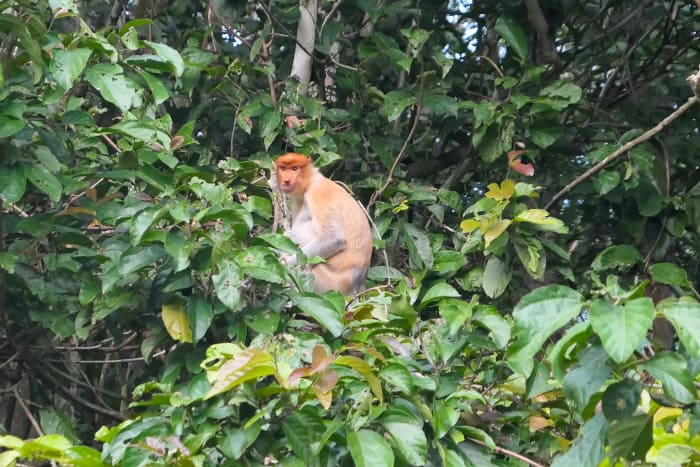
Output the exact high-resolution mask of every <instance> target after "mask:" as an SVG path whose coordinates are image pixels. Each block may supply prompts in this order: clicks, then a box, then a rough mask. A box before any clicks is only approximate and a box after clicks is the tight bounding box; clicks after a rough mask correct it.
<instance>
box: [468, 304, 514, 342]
mask: <svg viewBox="0 0 700 467" xmlns="http://www.w3.org/2000/svg"><path fill="white" fill-rule="evenodd" d="M472 319H473V321H474V322H475V323H477V324H479V325H480V326H482V327H484V328H486V330H488V331H489V333H490V335H491V339H492V340H493V341H494V343H495V344H496V348H497V349H505V347H506V345H507V344H508V341H509V340H510V324H509V323H508V321H506V320H505V319H504V318H503V316H501V314H500V313H499V312H498V310H497V309H496V307H494V306H486V305H477V307H476V311H475V312H474V316H473V318H472Z"/></svg>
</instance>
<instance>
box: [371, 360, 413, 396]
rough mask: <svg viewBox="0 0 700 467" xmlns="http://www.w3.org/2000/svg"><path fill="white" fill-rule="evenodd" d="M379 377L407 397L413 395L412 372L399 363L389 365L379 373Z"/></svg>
mask: <svg viewBox="0 0 700 467" xmlns="http://www.w3.org/2000/svg"><path fill="white" fill-rule="evenodd" d="M379 377H380V378H381V379H383V380H384V381H386V382H387V383H388V384H390V385H392V386H395V387H396V388H398V389H399V390H400V391H401V392H402V393H404V394H405V395H407V396H408V395H410V394H412V393H413V387H414V386H413V378H412V377H411V373H410V371H408V368H406V367H405V366H403V365H401V364H399V363H389V364H388V365H385V366H384V367H383V368H382V370H381V371H380V372H379Z"/></svg>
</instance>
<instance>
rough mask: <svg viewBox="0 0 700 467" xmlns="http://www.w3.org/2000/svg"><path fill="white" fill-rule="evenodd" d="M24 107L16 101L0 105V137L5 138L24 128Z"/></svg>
mask: <svg viewBox="0 0 700 467" xmlns="http://www.w3.org/2000/svg"><path fill="white" fill-rule="evenodd" d="M23 111H24V108H23V107H22V106H20V105H19V104H16V103H9V104H7V105H4V106H0V138H7V137H8V136H12V135H14V134H15V133H18V132H19V131H20V130H21V129H22V128H24V125H25V123H24V117H23V115H22V114H23Z"/></svg>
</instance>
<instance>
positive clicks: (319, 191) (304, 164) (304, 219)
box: [275, 152, 372, 295]
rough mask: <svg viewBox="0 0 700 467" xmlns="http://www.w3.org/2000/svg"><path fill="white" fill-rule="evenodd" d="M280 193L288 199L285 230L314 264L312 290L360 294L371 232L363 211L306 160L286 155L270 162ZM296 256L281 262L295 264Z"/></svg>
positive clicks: (369, 255) (353, 200) (369, 250)
mask: <svg viewBox="0 0 700 467" xmlns="http://www.w3.org/2000/svg"><path fill="white" fill-rule="evenodd" d="M275 168H276V169H277V183H278V184H279V188H280V190H282V192H283V193H284V194H286V195H287V196H289V198H291V200H292V227H291V229H289V230H288V231H287V232H286V235H287V236H288V237H289V238H291V239H292V240H293V241H294V242H295V243H296V244H297V245H299V247H300V248H301V251H302V252H304V254H305V255H306V256H307V257H309V258H311V257H313V256H320V257H322V258H324V259H325V260H326V262H325V263H320V264H314V265H313V266H312V267H311V272H312V273H313V275H314V278H315V283H314V290H316V292H325V291H326V290H337V291H339V292H341V293H343V294H345V295H351V294H354V293H357V292H359V291H360V290H361V289H362V286H363V284H364V282H365V279H366V277H367V270H368V269H369V264H370V260H371V257H372V233H371V231H370V229H369V222H368V221H367V217H366V216H365V213H364V211H363V210H362V208H361V207H360V206H359V204H358V203H357V201H355V199H353V197H352V196H350V194H348V192H347V191H345V189H344V188H342V187H341V186H340V185H338V184H337V183H335V182H334V181H332V180H330V179H328V178H326V177H324V176H323V175H322V174H321V173H320V172H319V171H318V169H316V168H315V167H314V166H313V164H312V163H311V159H309V158H308V157H306V156H304V155H301V154H297V153H293V152H290V153H287V154H284V155H282V156H280V157H279V158H278V159H277V160H276V161H275ZM295 259H296V258H295V257H293V256H292V257H289V258H286V260H287V264H294V262H295Z"/></svg>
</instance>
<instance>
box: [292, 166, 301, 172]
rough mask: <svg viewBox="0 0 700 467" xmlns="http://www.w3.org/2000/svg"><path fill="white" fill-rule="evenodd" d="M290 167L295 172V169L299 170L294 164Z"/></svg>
mask: <svg viewBox="0 0 700 467" xmlns="http://www.w3.org/2000/svg"><path fill="white" fill-rule="evenodd" d="M290 168H291V169H292V171H293V172H296V171H298V170H299V167H297V166H296V165H293V166H292V167H290Z"/></svg>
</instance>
